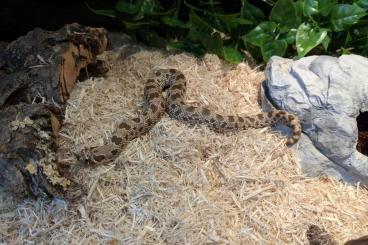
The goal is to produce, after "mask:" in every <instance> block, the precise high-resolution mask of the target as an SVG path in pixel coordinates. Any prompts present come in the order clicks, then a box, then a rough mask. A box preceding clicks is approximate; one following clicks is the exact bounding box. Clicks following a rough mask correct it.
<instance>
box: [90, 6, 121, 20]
mask: <svg viewBox="0 0 368 245" xmlns="http://www.w3.org/2000/svg"><path fill="white" fill-rule="evenodd" d="M86 5H87V7H88V9H89V10H91V11H92V12H93V13H95V14H98V15H102V16H107V17H111V18H115V17H116V13H115V10H111V9H93V8H91V7H90V6H89V5H88V4H87V3H86Z"/></svg>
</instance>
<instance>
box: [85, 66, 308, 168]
mask: <svg viewBox="0 0 368 245" xmlns="http://www.w3.org/2000/svg"><path fill="white" fill-rule="evenodd" d="M166 89H167V98H165V97H164V95H163V91H164V90H166ZM185 93H186V79H185V76H184V74H183V73H182V72H180V71H178V70H176V69H160V70H157V71H155V72H154V75H153V77H151V78H149V79H148V80H147V82H146V84H145V88H144V104H143V112H142V113H141V114H140V115H139V116H138V117H136V118H133V119H131V120H128V121H124V122H121V123H120V124H119V125H118V127H117V128H116V130H115V132H114V133H113V135H112V137H111V142H107V143H105V144H104V145H102V146H98V147H93V148H90V149H89V150H87V151H86V152H85V153H86V154H85V156H84V157H85V160H87V161H88V162H91V163H96V164H106V163H109V162H112V161H113V160H114V159H116V158H117V157H118V156H119V155H120V153H121V151H122V149H123V147H124V146H125V145H127V144H128V143H129V142H130V141H132V140H133V139H135V138H137V137H139V136H141V135H143V134H145V133H147V132H148V131H149V130H150V129H151V128H152V127H153V126H154V125H155V124H156V123H157V122H158V121H159V120H160V119H161V117H162V116H163V115H164V113H165V112H167V113H168V115H169V116H170V117H171V118H175V119H177V120H179V121H181V122H184V123H189V124H205V125H207V126H208V127H209V128H210V129H212V130H214V131H216V132H219V133H225V132H229V131H235V130H244V129H247V128H262V127H265V126H270V125H275V124H279V123H280V124H285V125H287V126H289V127H290V128H291V129H292V131H293V135H292V136H291V137H290V138H288V140H287V142H286V144H287V145H292V144H294V143H296V142H297V141H298V140H299V138H300V134H301V127H300V123H299V119H298V118H297V117H296V116H294V115H293V114H291V113H289V112H286V111H282V110H274V111H270V112H264V113H259V114H257V115H253V116H236V115H230V116H224V115H220V114H217V113H214V112H212V111H210V110H209V109H207V108H204V107H195V106H191V105H187V104H185Z"/></svg>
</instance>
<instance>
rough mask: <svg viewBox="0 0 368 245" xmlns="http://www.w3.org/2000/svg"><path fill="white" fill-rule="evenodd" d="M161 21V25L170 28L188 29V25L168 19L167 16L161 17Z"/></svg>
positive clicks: (174, 19)
mask: <svg viewBox="0 0 368 245" xmlns="http://www.w3.org/2000/svg"><path fill="white" fill-rule="evenodd" d="M161 21H162V23H163V24H165V25H168V26H171V27H180V28H189V27H190V23H189V22H187V23H184V22H182V21H180V20H178V19H176V18H173V17H169V16H163V17H161Z"/></svg>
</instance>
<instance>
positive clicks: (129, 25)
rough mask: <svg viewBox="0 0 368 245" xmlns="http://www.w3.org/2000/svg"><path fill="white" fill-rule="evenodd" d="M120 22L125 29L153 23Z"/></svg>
mask: <svg viewBox="0 0 368 245" xmlns="http://www.w3.org/2000/svg"><path fill="white" fill-rule="evenodd" d="M122 22H123V24H124V26H125V27H126V28H127V29H139V28H142V26H146V25H153V24H154V23H151V22H128V21H122Z"/></svg>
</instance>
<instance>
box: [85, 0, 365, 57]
mask: <svg viewBox="0 0 368 245" xmlns="http://www.w3.org/2000/svg"><path fill="white" fill-rule="evenodd" d="M224 2H225V1H222V2H221V1H215V0H207V1H205V0H197V1H189V0H171V1H164V0H130V1H128V0H125V1H118V2H117V3H116V5H115V7H114V8H113V9H105V10H101V9H100V10H92V11H94V12H95V13H96V14H99V15H105V16H109V17H114V18H118V19H119V20H120V21H121V23H122V24H123V27H124V30H125V31H126V32H127V33H128V34H130V35H131V36H133V37H134V38H136V39H137V40H141V41H144V42H145V43H146V44H148V45H150V46H155V47H161V48H175V49H181V50H184V51H187V52H191V53H194V54H195V55H197V56H201V55H203V54H205V53H206V52H210V53H214V54H217V55H218V56H219V57H220V58H223V59H225V60H227V61H229V62H231V63H238V62H241V61H242V60H243V59H244V51H245V50H246V51H248V52H249V53H251V54H252V55H253V57H254V58H256V59H259V60H260V59H263V60H264V61H267V60H268V59H269V58H270V57H271V56H273V55H278V56H284V57H285V56H286V57H295V56H297V57H304V56H305V55H307V54H308V53H311V52H312V51H314V52H315V53H321V54H323V53H325V54H335V55H339V54H343V53H349V52H350V51H352V52H355V53H359V54H361V55H365V56H367V55H368V53H367V52H368V25H367V10H368V0H353V1H338V0H297V1H293V0H278V1H275V2H274V1H271V0H268V1H265V2H267V3H268V4H270V5H271V7H272V9H271V12H270V14H269V16H266V15H265V14H264V12H263V11H262V10H261V9H259V8H258V7H256V6H253V5H251V4H250V3H249V2H248V1H247V0H240V1H238V4H239V8H238V9H239V11H238V12H235V13H233V12H229V11H228V10H227V8H226V4H225V3H224ZM232 2H233V3H234V1H232Z"/></svg>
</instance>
